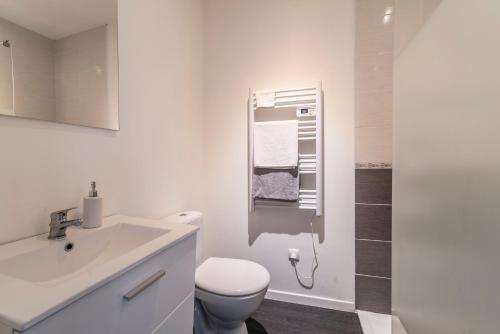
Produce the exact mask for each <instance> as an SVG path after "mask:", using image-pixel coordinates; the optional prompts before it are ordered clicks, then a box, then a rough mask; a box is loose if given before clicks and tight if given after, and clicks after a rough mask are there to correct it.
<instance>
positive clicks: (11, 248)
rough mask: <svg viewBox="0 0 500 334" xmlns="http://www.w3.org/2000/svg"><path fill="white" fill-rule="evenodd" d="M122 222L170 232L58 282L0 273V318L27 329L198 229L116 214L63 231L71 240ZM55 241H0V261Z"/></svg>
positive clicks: (45, 236)
mask: <svg viewBox="0 0 500 334" xmlns="http://www.w3.org/2000/svg"><path fill="white" fill-rule="evenodd" d="M122 223H125V224H134V225H142V226H147V227H154V228H157V229H165V230H167V231H169V233H166V234H164V235H161V236H159V237H158V238H156V239H153V240H151V241H149V242H147V243H145V244H143V245H141V246H139V247H137V248H135V249H133V250H131V251H130V252H127V253H126V254H124V255H121V256H119V257H117V258H114V259H112V260H110V261H107V262H105V263H102V264H101V265H99V266H96V267H94V268H92V269H91V270H88V271H85V275H83V274H82V275H72V277H71V278H69V279H66V280H64V281H62V282H59V283H58V284H57V285H42V284H37V283H34V282H28V281H25V280H21V279H16V278H13V277H11V276H6V275H3V274H0V322H1V323H3V324H5V325H7V326H9V327H12V328H13V329H16V330H19V331H21V330H26V329H27V328H29V327H31V326H33V325H34V324H36V323H37V322H39V321H41V320H43V319H45V318H47V317H49V316H50V315H52V314H54V313H55V312H57V311H58V310H60V309H62V308H63V307H65V306H67V305H69V304H70V303H72V302H74V301H75V300H77V299H79V298H81V297H83V296H84V295H86V294H88V293H90V292H92V291H93V290H95V289H97V288H99V287H100V286H102V285H104V284H105V283H107V282H109V281H111V280H112V279H114V278H116V277H117V276H119V275H121V274H123V273H124V272H125V271H127V270H129V269H131V268H133V267H135V266H136V265H138V264H139V263H142V262H144V261H145V260H147V259H149V258H150V257H152V256H153V255H155V254H157V253H158V252H160V251H162V250H164V249H166V248H168V247H170V246H172V245H174V244H175V243H177V242H179V241H180V240H182V239H184V238H186V237H188V236H190V235H192V234H193V233H195V232H196V231H197V230H198V227H196V226H193V225H187V224H171V223H166V222H162V221H159V220H151V219H145V218H136V217H129V216H120V215H115V216H110V217H107V218H105V219H104V222H103V226H102V227H100V228H96V229H82V228H74V227H70V228H68V229H67V232H66V233H67V235H68V238H67V239H68V240H71V238H72V237H77V236H82V235H84V234H88V235H90V234H91V233H96V232H97V231H99V230H100V229H102V228H106V227H110V226H113V225H116V224H122ZM56 242H61V241H53V240H48V239H47V234H43V235H39V236H35V237H32V238H29V239H24V240H21V241H16V242H13V243H9V244H6V245H2V246H0V261H2V260H6V259H9V258H12V257H14V256H16V255H19V254H23V253H26V252H29V251H33V250H37V249H39V248H43V247H46V246H47V245H49V244H50V243H56Z"/></svg>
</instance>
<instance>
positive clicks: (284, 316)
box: [252, 299, 363, 334]
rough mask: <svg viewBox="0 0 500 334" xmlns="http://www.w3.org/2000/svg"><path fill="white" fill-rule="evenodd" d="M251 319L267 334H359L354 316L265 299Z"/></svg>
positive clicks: (361, 333) (358, 325) (357, 321)
mask: <svg viewBox="0 0 500 334" xmlns="http://www.w3.org/2000/svg"><path fill="white" fill-rule="evenodd" d="M252 317H253V318H254V319H256V320H257V321H258V322H260V323H261V324H262V325H263V326H264V327H265V328H266V330H267V333H268V334H308V333H311V334H363V332H362V330H361V325H360V322H359V319H358V316H357V315H356V314H355V313H350V312H341V311H334V310H328V309H323V308H317V307H311V306H304V305H297V304H290V303H283V302H278V301H273V300H268V299H266V300H264V302H263V303H262V305H261V306H260V308H259V309H258V310H257V312H256V313H255V314H254V315H253V316H252Z"/></svg>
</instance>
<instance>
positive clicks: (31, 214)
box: [0, 0, 203, 243]
mask: <svg viewBox="0 0 500 334" xmlns="http://www.w3.org/2000/svg"><path fill="white" fill-rule="evenodd" d="M202 15H203V4H202V1H201V0H171V1H162V0H144V1H134V0H120V1H119V48H120V52H119V54H120V124H121V130H120V131H119V132H112V131H106V130H97V129H89V128H84V127H77V126H68V125H61V124H52V123H44V122H37V121H29V120H23V119H15V118H8V117H1V118H0V157H1V163H0V166H1V167H0V185H1V187H0V243H2V242H7V241H10V240H15V239H19V238H24V237H27V236H30V235H34V234H37V233H42V232H44V231H47V227H48V223H49V221H48V220H49V213H50V212H51V211H53V210H56V209H61V208H67V207H71V206H74V205H80V206H81V199H82V197H83V196H84V195H85V194H86V193H87V192H88V183H89V181H90V180H93V179H95V180H96V181H97V184H98V186H99V188H100V189H101V194H102V195H103V196H104V197H105V213H106V214H110V213H114V212H120V213H124V214H132V215H138V216H145V217H152V218H159V217H162V216H165V215H167V214H169V213H173V212H175V211H178V210H183V209H187V208H196V207H199V203H200V200H201V197H200V194H201V191H200V189H199V187H198V185H199V183H200V173H199V172H200V166H201V155H202V111H203V108H202V107H203V106H202V96H203V95H202V94H203V91H202V89H203V80H202V79H203V77H202V73H203V59H202V56H203V52H202V48H203V43H202V23H203V16H202Z"/></svg>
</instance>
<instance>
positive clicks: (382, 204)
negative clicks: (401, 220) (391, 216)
mask: <svg viewBox="0 0 500 334" xmlns="http://www.w3.org/2000/svg"><path fill="white" fill-rule="evenodd" d="M354 204H355V205H381V206H392V203H389V204H384V203H354Z"/></svg>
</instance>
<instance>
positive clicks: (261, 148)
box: [253, 120, 299, 168]
mask: <svg viewBox="0 0 500 334" xmlns="http://www.w3.org/2000/svg"><path fill="white" fill-rule="evenodd" d="M298 126H299V123H298V121H296V120H292V121H274V122H256V123H254V128H253V135H254V146H253V161H254V167H261V168H290V167H296V166H297V162H298V158H299V145H298Z"/></svg>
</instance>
